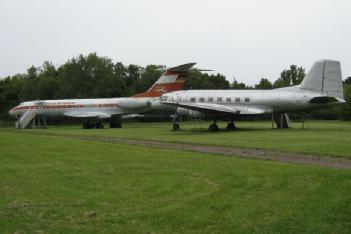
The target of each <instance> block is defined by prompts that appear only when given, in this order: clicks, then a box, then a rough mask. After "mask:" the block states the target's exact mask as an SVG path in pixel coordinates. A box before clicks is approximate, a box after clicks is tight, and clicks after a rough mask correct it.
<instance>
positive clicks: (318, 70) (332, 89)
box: [299, 60, 344, 99]
mask: <svg viewBox="0 0 351 234" xmlns="http://www.w3.org/2000/svg"><path fill="white" fill-rule="evenodd" d="M299 87H300V89H302V90H308V91H313V92H317V93H320V94H321V95H325V96H330V97H338V98H342V99H344V90H343V85H342V77H341V66H340V62H338V61H334V60H321V61H317V62H315V63H314V65H313V66H312V68H311V70H310V71H309V72H308V73H307V75H306V77H305V78H304V80H303V81H302V82H301V84H300V86H299Z"/></svg>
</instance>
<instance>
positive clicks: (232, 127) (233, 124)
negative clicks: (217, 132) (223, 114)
mask: <svg viewBox="0 0 351 234" xmlns="http://www.w3.org/2000/svg"><path fill="white" fill-rule="evenodd" d="M226 129H227V130H235V129H236V126H235V123H234V121H231V122H229V123H228V124H227V127H226Z"/></svg>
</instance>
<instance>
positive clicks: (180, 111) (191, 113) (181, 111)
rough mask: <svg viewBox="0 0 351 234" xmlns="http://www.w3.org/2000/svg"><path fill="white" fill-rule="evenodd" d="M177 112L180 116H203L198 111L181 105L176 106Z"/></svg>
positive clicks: (203, 115)
mask: <svg viewBox="0 0 351 234" xmlns="http://www.w3.org/2000/svg"><path fill="white" fill-rule="evenodd" d="M177 114H178V115H180V116H189V117H192V118H204V117H205V114H204V113H202V112H200V111H194V110H190V109H186V108H182V107H178V108H177Z"/></svg>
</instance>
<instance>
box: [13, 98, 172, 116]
mask: <svg viewBox="0 0 351 234" xmlns="http://www.w3.org/2000/svg"><path fill="white" fill-rule="evenodd" d="M30 109H36V113H37V114H38V115H45V116H47V117H59V116H70V115H79V114H80V113H82V114H83V113H99V116H98V118H99V119H105V118H109V117H110V116H114V115H129V114H135V113H148V112H151V111H153V110H155V111H156V110H157V111H164V112H168V111H173V110H174V109H175V108H174V107H171V106H167V105H162V104H160V101H159V97H148V98H146V97H145V98H133V97H132V98H99V99H62V100H39V101H28V102H23V103H21V104H20V105H18V106H16V107H14V108H13V109H11V110H10V114H11V115H12V116H15V117H19V116H21V115H23V114H24V113H25V112H26V111H27V110H30ZM73 117H74V116H73ZM77 117H79V116H77Z"/></svg>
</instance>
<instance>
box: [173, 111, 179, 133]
mask: <svg viewBox="0 0 351 234" xmlns="http://www.w3.org/2000/svg"><path fill="white" fill-rule="evenodd" d="M178 121H179V117H178V115H177V114H175V115H174V116H173V119H172V123H173V127H172V129H173V131H179V129H180V125H179V123H178Z"/></svg>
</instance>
